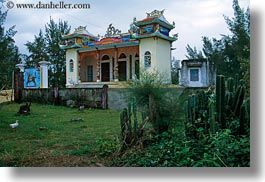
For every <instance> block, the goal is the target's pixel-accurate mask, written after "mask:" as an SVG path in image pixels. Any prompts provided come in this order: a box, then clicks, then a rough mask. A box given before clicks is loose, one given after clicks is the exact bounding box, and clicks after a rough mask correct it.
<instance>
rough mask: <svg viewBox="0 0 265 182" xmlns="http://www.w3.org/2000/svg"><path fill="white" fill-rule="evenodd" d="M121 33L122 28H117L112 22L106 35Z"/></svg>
mask: <svg viewBox="0 0 265 182" xmlns="http://www.w3.org/2000/svg"><path fill="white" fill-rule="evenodd" d="M118 34H121V30H119V29H115V27H114V26H113V25H112V23H111V24H110V25H109V27H108V29H107V31H106V34H105V37H111V36H113V35H118Z"/></svg>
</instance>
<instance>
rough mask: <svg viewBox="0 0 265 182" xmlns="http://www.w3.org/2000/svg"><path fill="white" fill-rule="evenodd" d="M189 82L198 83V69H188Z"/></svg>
mask: <svg viewBox="0 0 265 182" xmlns="http://www.w3.org/2000/svg"><path fill="white" fill-rule="evenodd" d="M190 81H193V82H197V81H199V69H190Z"/></svg>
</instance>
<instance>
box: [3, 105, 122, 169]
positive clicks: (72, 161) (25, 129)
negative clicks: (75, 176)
mask: <svg viewBox="0 0 265 182" xmlns="http://www.w3.org/2000/svg"><path fill="white" fill-rule="evenodd" d="M19 106H20V105H19V104H15V103H10V104H1V105H0V166H102V165H108V164H107V163H108V160H105V156H108V155H109V154H111V153H113V152H114V151H117V150H118V148H119V139H118V137H119V134H120V124H119V112H118V111H112V110H94V109H85V110H84V111H83V112H80V111H78V110H77V109H76V108H67V107H61V106H51V105H39V104H32V105H31V114H30V115H28V116H16V112H17V111H18V110H19ZM72 118H81V119H82V120H83V121H78V122H70V120H71V119H72ZM16 120H19V126H18V128H17V129H15V130H13V129H11V128H10V127H9V124H10V123H14V122H15V121H16ZM40 127H45V128H48V129H47V130H40V129H39V128H40Z"/></svg>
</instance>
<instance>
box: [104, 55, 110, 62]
mask: <svg viewBox="0 0 265 182" xmlns="http://www.w3.org/2000/svg"><path fill="white" fill-rule="evenodd" d="M104 60H110V58H109V56H108V55H104V56H103V57H102V61H104Z"/></svg>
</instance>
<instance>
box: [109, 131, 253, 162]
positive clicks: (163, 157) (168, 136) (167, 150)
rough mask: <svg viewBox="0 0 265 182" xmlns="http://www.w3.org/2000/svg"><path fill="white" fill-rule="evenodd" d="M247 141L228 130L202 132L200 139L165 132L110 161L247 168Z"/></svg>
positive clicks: (247, 139) (248, 148)
mask: <svg viewBox="0 0 265 182" xmlns="http://www.w3.org/2000/svg"><path fill="white" fill-rule="evenodd" d="M198 130H200V129H198ZM198 132H200V131H198ZM249 143H250V141H249V138H248V137H243V138H237V137H235V136H234V135H232V134H231V131H230V130H221V131H220V132H219V133H217V134H215V135H213V136H211V137H210V136H209V135H204V136H203V138H201V140H200V141H199V142H198V141H194V140H187V139H185V138H184V137H183V136H182V134H181V133H172V132H164V133H162V134H160V135H157V136H156V137H155V142H154V143H153V144H152V145H151V146H149V147H148V148H145V149H142V150H133V151H130V152H128V153H126V154H124V155H122V156H121V157H119V158H116V159H115V160H113V163H112V166H123V167H127V166H132V167H136V166H137V167H248V166H250V155H249V154H250V145H249Z"/></svg>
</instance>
